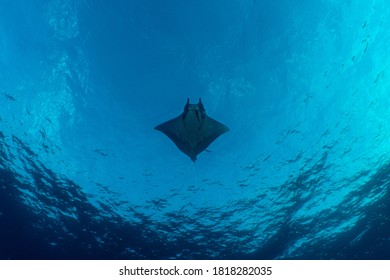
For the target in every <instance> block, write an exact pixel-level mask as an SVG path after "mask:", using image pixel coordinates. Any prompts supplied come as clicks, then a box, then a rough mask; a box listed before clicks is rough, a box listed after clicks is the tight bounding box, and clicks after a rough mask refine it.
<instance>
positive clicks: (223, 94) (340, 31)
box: [0, 0, 390, 259]
mask: <svg viewBox="0 0 390 280" xmlns="http://www.w3.org/2000/svg"><path fill="white" fill-rule="evenodd" d="M389 29H390V4H389V3H388V2H387V1H380V0H378V1H374V0H372V1H370V0H367V1H314V0H305V1H285V0H279V1H265V0H264V1H254V0H251V1H249V0H244V1H243V0H241V1H238V0H237V1H233V0H228V1H222V0H213V1H206V0H199V1H190V0H188V1H179V0H169V1H157V0H154V1H153V0H147V1H141V0H139V1H138V0H130V1H120V0H116V1H101V0H97V1H89V0H82V1H71V0H45V1H43V0H41V1H23V0H17V1H10V0H0V67H1V71H0V93H1V94H0V104H1V106H0V132H1V133H0V186H1V188H0V227H1V228H2V230H1V231H2V233H0V244H1V245H0V256H1V258H11V259H20V258H27V259H41V258H54V259H69V258H70V259H80V258H87V259H118V258H120V259H122V258H126V259H156V258H158V259H387V258H389V257H390V254H389V252H390V231H389V217H390V208H389V205H390V204H389V199H390V194H389V183H390V180H389V171H390V163H389V159H388V155H389V153H390V140H389V139H390V117H389V108H390V95H389V86H390V80H389V77H388V76H389V73H388V68H389V65H390V56H389V51H388V49H389V45H390V33H389V32H388V30H389ZM187 98H190V100H191V101H192V103H195V102H196V101H197V100H198V98H202V101H203V103H204V106H205V108H206V111H207V114H208V115H210V116H211V117H213V118H215V119H217V120H219V121H221V122H222V123H224V124H226V125H227V126H228V127H229V128H230V131H229V132H228V133H227V134H224V135H223V136H221V137H220V138H218V139H217V140H216V141H215V142H214V143H212V145H210V147H209V148H208V150H207V152H203V153H201V154H200V155H199V156H198V160H197V161H196V163H193V162H192V161H191V160H190V159H189V158H188V157H187V156H185V155H184V154H182V153H181V152H180V151H179V150H178V149H177V148H176V147H175V146H174V145H173V143H172V142H171V141H170V140H169V139H168V138H167V137H165V136H164V135H163V134H161V133H159V132H158V131H155V130H154V129H153V128H154V127H155V126H156V125H157V124H160V123H162V122H164V121H166V120H168V119H171V118H173V117H176V116H177V115H179V114H180V113H181V112H182V110H183V106H184V104H185V102H186V100H187ZM21 228H22V229H23V230H21ZM15 248H18V249H17V250H16V249H15Z"/></svg>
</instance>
